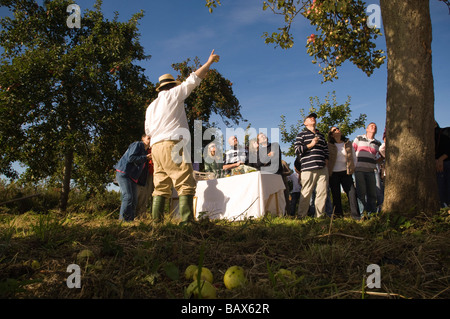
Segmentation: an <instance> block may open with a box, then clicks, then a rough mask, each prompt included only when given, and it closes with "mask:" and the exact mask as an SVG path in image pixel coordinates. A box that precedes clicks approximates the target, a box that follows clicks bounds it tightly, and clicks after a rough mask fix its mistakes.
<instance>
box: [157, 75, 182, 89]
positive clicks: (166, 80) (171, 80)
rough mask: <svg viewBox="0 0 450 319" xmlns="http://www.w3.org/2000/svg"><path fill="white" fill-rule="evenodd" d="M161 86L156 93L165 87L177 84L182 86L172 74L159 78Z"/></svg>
mask: <svg viewBox="0 0 450 319" xmlns="http://www.w3.org/2000/svg"><path fill="white" fill-rule="evenodd" d="M158 80H159V86H158V87H157V88H156V91H157V92H159V91H160V90H161V88H162V87H163V86H164V85H167V84H171V83H175V84H176V85H180V84H181V82H180V81H176V80H175V79H174V78H173V76H172V75H171V74H164V75H161V76H160V77H159V79H158Z"/></svg>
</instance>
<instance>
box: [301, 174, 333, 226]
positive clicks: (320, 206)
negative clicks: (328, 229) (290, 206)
mask: <svg viewBox="0 0 450 319" xmlns="http://www.w3.org/2000/svg"><path fill="white" fill-rule="evenodd" d="M301 184H302V189H301V194H300V203H299V205H298V215H299V216H300V217H305V216H306V215H307V214H308V209H309V205H310V201H311V196H312V193H313V192H314V190H315V191H316V200H315V202H314V205H315V207H316V217H322V216H323V215H324V214H325V203H326V200H327V195H328V168H327V167H324V168H321V169H316V170H312V171H302V172H301Z"/></svg>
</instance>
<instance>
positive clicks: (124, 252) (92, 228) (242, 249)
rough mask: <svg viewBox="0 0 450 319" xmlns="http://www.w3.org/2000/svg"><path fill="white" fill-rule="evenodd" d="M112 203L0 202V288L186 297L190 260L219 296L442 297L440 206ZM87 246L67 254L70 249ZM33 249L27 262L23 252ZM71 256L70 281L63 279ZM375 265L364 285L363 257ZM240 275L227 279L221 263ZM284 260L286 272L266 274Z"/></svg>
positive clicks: (67, 294)
mask: <svg viewBox="0 0 450 319" xmlns="http://www.w3.org/2000/svg"><path fill="white" fill-rule="evenodd" d="M117 214H118V212H108V211H102V212H99V213H97V214H96V213H92V212H90V213H83V212H80V211H77V212H76V213H70V214H68V215H65V216H62V215H59V214H58V213H56V212H53V211H50V212H46V213H35V212H33V211H29V212H26V213H21V214H14V213H13V212H11V211H7V212H2V213H0V234H1V235H0V256H1V257H0V297H1V298H163V299H166V298H171V299H172V298H175V299H180V298H186V297H187V296H186V293H185V289H186V287H187V286H188V285H189V284H190V282H191V281H190V280H186V279H185V278H184V270H185V268H186V267H187V266H188V265H190V264H198V263H199V262H200V260H202V263H203V266H205V267H208V268H209V269H210V270H211V271H212V273H213V275H214V281H213V283H214V286H215V287H216V289H217V297H218V298H241V299H254V298H270V299H291V298H292V299H297V298H320V299H328V298H331V299H348V298H351V299H354V298H356V299H361V298H369V299H373V298H402V299H403V298H417V299H432V298H436V299H442V298H449V297H450V289H449V287H450V271H449V268H450V267H449V264H450V262H449V261H450V257H449V251H450V239H449V238H450V227H449V225H450V215H449V211H448V210H442V211H440V212H439V213H436V215H435V216H434V217H432V218H430V217H425V216H419V217H417V218H415V219H411V220H407V219H404V218H402V217H395V216H391V215H388V214H381V215H378V216H374V217H372V218H370V219H369V220H365V221H354V220H351V219H347V218H344V219H337V220H331V219H329V218H325V219H314V218H307V219H304V220H293V219H289V218H279V217H276V218H275V217H266V218H261V219H258V220H246V221H242V222H233V223H231V222H226V221H208V220H202V221H201V222H198V223H196V224H193V225H190V226H186V227H179V226H178V225H177V224H176V223H174V222H172V221H171V220H166V221H165V222H164V223H163V224H159V225H153V224H152V223H151V221H150V220H149V219H145V218H143V219H140V220H137V221H134V222H132V223H121V222H119V221H118V220H117ZM84 249H89V250H91V251H92V252H93V256H92V257H89V258H88V259H85V260H82V261H81V260H77V255H78V253H79V252H80V251H82V250H84ZM33 261H34V262H33ZM70 264H77V265H79V266H80V269H81V277H80V278H81V288H79V289H78V288H74V289H69V288H68V287H67V279H68V277H69V276H70V275H71V273H70V272H67V267H68V266H69V265H70ZM371 264H376V265H379V266H380V270H381V288H372V289H369V288H368V287H366V280H367V279H368V278H369V276H370V275H371V272H367V267H368V266H369V265H371ZM233 265H238V266H242V267H243V268H244V269H245V273H246V277H247V280H248V283H247V285H246V286H244V287H243V288H239V289H235V290H228V289H226V288H225V286H224V284H223V275H224V273H225V271H226V270H227V268H228V267H230V266H233ZM281 268H283V269H288V270H290V271H292V272H293V273H294V274H295V275H296V277H295V279H289V278H284V277H281V278H280V277H278V276H276V275H275V274H276V272H277V271H278V270H279V269H281Z"/></svg>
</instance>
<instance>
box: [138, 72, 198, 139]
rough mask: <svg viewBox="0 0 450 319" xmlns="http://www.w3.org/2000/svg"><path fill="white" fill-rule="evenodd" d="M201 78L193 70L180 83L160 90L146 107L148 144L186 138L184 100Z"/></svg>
mask: <svg viewBox="0 0 450 319" xmlns="http://www.w3.org/2000/svg"><path fill="white" fill-rule="evenodd" d="M201 80H202V79H201V78H200V77H198V76H197V74H195V73H194V72H193V73H191V74H190V76H189V77H188V78H187V79H186V80H185V81H184V82H182V83H181V84H180V85H178V86H176V87H174V88H172V89H170V90H168V91H161V92H159V94H158V97H157V98H156V99H155V100H154V101H153V102H152V103H151V104H150V105H149V106H148V107H147V111H146V114H145V134H147V135H149V136H151V142H150V146H152V145H153V144H155V143H157V142H161V141H169V140H179V139H180V136H183V138H185V139H187V138H188V137H189V139H190V135H189V126H188V121H187V117H186V111H185V109H184V100H185V99H186V98H187V97H188V96H189V95H190V94H191V92H192V90H194V89H195V88H196V87H197V86H199V85H200V82H201Z"/></svg>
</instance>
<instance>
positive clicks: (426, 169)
mask: <svg viewBox="0 0 450 319" xmlns="http://www.w3.org/2000/svg"><path fill="white" fill-rule="evenodd" d="M440 1H442V2H444V3H445V4H446V5H447V6H448V7H449V8H450V1H448V0H444V1H443V0H440ZM217 4H219V5H220V1H217V0H206V6H208V7H209V9H210V11H212V8H214V7H215V6H216V5H217ZM262 5H263V10H267V9H269V8H270V9H271V10H272V11H273V12H274V13H275V14H279V15H281V17H282V18H283V21H284V25H283V27H281V28H279V29H278V30H279V32H273V33H272V34H269V33H265V34H264V36H265V37H266V40H265V41H266V43H274V44H276V45H279V46H280V47H282V48H290V47H292V46H293V44H294V38H293V36H292V32H291V26H292V23H293V21H294V20H295V18H296V17H297V16H298V15H299V14H301V15H303V16H304V17H306V18H307V19H308V20H309V21H310V23H311V24H312V25H314V26H316V30H317V31H318V33H317V34H312V35H310V36H309V37H308V39H307V40H306V47H307V52H308V53H309V54H310V55H311V56H313V57H314V60H313V63H319V67H320V71H319V72H320V73H321V74H322V75H323V79H324V81H332V80H334V79H336V78H337V71H336V70H337V67H339V66H340V65H342V63H343V62H344V61H351V62H352V63H354V64H355V65H356V66H357V67H358V68H360V69H361V70H362V71H363V72H365V73H366V74H367V75H368V76H370V75H371V74H372V72H373V70H374V69H376V68H378V67H379V66H380V65H381V64H382V63H383V62H384V60H385V57H384V56H383V54H384V53H383V52H382V51H380V50H376V49H375V44H374V41H373V40H374V39H375V38H376V37H377V36H379V35H381V33H380V31H379V28H378V27H379V26H376V27H375V28H370V27H368V26H367V18H368V16H367V13H366V8H367V7H366V6H367V4H366V2H364V1H361V0H340V1H336V0H289V1H285V0H266V1H262ZM429 5H430V2H429V1H427V0H409V1H404V0H380V8H381V16H382V19H383V26H384V34H385V37H386V48H387V57H388V64H387V72H388V81H387V82H388V83H387V97H386V110H387V112H386V139H387V141H386V149H387V151H386V173H387V176H386V186H385V199H384V203H383V210H385V211H388V212H394V213H399V214H402V215H406V216H408V217H410V216H415V215H417V214H420V213H422V212H423V213H426V214H433V213H435V212H436V211H438V209H439V199H438V195H437V194H438V192H437V182H436V174H435V171H436V167H435V166H436V165H435V160H434V84H433V72H432V63H431V60H432V59H431V58H432V52H431V40H432V33H431V18H430V8H429ZM413 123H414V125H413Z"/></svg>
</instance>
